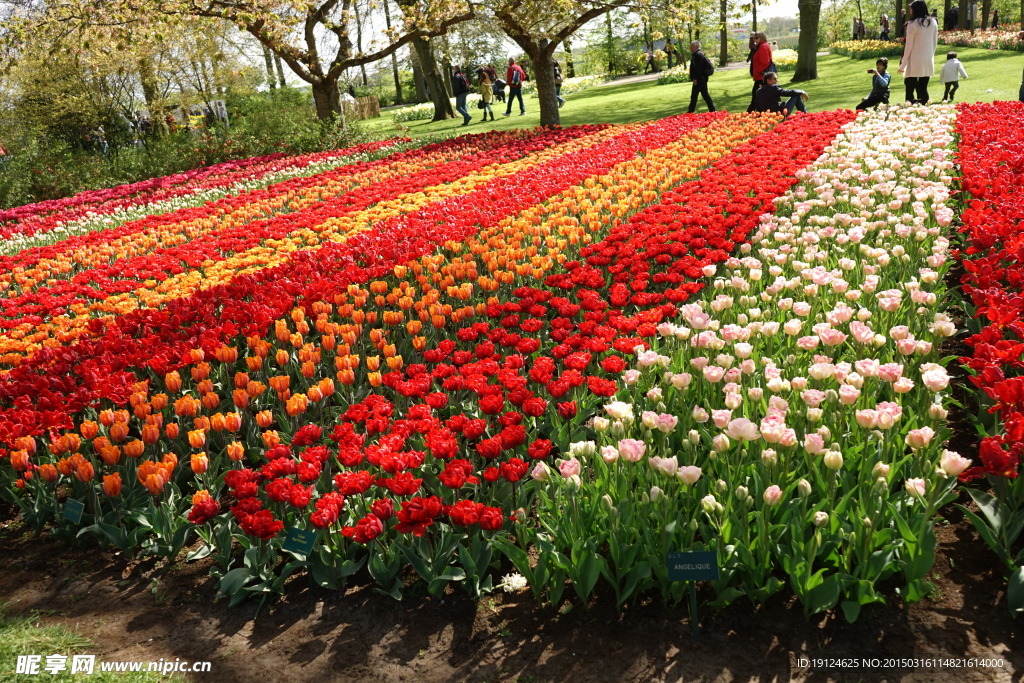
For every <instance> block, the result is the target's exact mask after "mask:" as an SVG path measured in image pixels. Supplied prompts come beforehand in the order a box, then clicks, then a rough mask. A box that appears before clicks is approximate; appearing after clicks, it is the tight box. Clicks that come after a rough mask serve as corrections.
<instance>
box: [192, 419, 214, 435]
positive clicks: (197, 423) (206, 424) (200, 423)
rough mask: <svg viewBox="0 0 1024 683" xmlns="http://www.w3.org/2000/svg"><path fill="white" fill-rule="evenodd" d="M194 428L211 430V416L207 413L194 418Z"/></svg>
mask: <svg viewBox="0 0 1024 683" xmlns="http://www.w3.org/2000/svg"><path fill="white" fill-rule="evenodd" d="M192 429H202V430H205V431H210V418H208V417H206V416H205V415H200V416H199V417H197V418H196V419H194V420H192Z"/></svg>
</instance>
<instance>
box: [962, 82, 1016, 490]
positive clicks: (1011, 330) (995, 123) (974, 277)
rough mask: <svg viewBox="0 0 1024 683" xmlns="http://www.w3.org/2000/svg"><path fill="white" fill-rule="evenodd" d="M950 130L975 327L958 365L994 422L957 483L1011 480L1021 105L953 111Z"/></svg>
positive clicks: (981, 105) (1013, 471)
mask: <svg viewBox="0 0 1024 683" xmlns="http://www.w3.org/2000/svg"><path fill="white" fill-rule="evenodd" d="M956 129H957V133H958V134H959V136H960V153H959V163H960V166H961V169H962V171H963V178H962V179H961V182H962V188H963V191H964V193H965V194H966V195H967V198H968V199H967V201H966V206H965V208H964V211H963V216H962V222H963V227H962V228H961V229H960V231H961V233H963V234H964V235H965V237H966V244H967V246H966V248H965V249H964V250H963V254H962V256H963V266H964V269H965V270H966V271H967V272H966V274H965V275H964V277H963V279H962V282H963V291H964V294H965V295H966V296H967V297H968V298H969V300H970V303H971V304H972V305H973V306H974V315H973V317H974V319H975V320H976V321H977V322H978V323H980V329H979V330H977V333H976V334H974V335H972V336H971V337H969V338H968V339H967V340H966V343H967V345H968V346H969V347H970V348H971V352H972V353H971V356H969V357H967V358H963V359H962V361H963V362H964V363H966V364H967V366H968V367H969V368H970V369H971V371H972V373H973V376H972V377H970V381H971V383H972V384H974V386H975V387H977V388H978V389H980V390H981V391H982V392H983V393H984V394H985V396H987V398H988V401H989V402H990V403H991V406H992V408H991V411H992V412H993V413H995V415H996V417H997V418H998V419H997V421H996V423H995V424H994V425H983V427H984V428H985V429H986V431H987V432H988V433H987V435H986V436H985V437H984V438H983V439H982V441H981V447H980V451H979V460H980V461H981V464H980V465H979V466H976V467H972V468H970V469H969V470H967V471H965V472H964V473H963V474H962V475H961V479H963V480H965V481H966V480H970V479H973V478H975V477H981V476H984V475H991V476H995V477H1007V478H1016V477H1017V475H1018V473H1019V472H1020V462H1021V456H1022V455H1024V373H1022V371H1021V370H1022V368H1024V291H1022V283H1024V233H1022V232H1021V225H1024V196H1022V194H1021V190H1020V188H1021V187H1022V186H1024V105H1022V104H1020V103H1018V102H993V103H978V104H971V105H960V107H959V108H958V115H957V121H956Z"/></svg>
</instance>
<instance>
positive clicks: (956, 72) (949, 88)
mask: <svg viewBox="0 0 1024 683" xmlns="http://www.w3.org/2000/svg"><path fill="white" fill-rule="evenodd" d="M961 76H962V77H964V78H967V70H966V69H964V64H963V62H961V61H960V60H959V59H957V56H956V53H955V52H947V53H946V63H945V64H943V65H942V71H940V72H939V82H940V83H942V85H943V86H944V88H945V90H944V91H943V93H942V101H943V102H947V101H948V102H952V101H953V98H954V97H955V96H956V91H957V90H958V89H959V88H960V77H961Z"/></svg>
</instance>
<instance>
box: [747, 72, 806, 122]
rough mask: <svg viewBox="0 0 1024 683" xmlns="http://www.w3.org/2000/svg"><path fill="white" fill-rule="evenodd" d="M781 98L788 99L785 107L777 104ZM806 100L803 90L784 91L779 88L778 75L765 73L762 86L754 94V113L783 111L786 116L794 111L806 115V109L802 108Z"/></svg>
mask: <svg viewBox="0 0 1024 683" xmlns="http://www.w3.org/2000/svg"><path fill="white" fill-rule="evenodd" d="M781 97H788V98H789V100H787V101H786V104H785V105H783V104H782V103H780V102H779V98H781ZM807 99H808V96H807V93H806V92H804V91H803V90H786V89H785V88H782V87H780V86H779V77H778V75H776V74H774V73H772V72H771V71H766V72H765V74H764V85H762V86H761V87H760V88H759V89H758V91H757V92H756V93H754V111H775V112H781V111H782V110H783V109H785V110H786V115H787V116H788V115H789V114H790V113H791V112H792V111H793V110H794V109H795V110H796V111H801V112H804V113H806V112H807V107H805V106H804V100H807Z"/></svg>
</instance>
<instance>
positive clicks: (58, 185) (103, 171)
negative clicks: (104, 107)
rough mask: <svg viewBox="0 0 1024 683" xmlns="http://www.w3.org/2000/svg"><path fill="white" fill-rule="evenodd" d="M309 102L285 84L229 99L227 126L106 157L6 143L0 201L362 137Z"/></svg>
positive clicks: (361, 131) (55, 146) (24, 200)
mask: <svg viewBox="0 0 1024 683" xmlns="http://www.w3.org/2000/svg"><path fill="white" fill-rule="evenodd" d="M309 100H310V96H309V91H308V90H304V89H291V88H287V89H284V90H276V91H271V92H269V93H258V94H255V95H249V96H244V97H237V98H230V99H229V100H228V111H229V113H230V115H231V126H230V127H224V126H217V127H215V128H213V129H211V130H197V131H190V132H186V131H180V132H177V133H173V134H167V135H165V136H163V137H153V138H150V139H147V140H146V141H145V144H144V145H140V146H137V147H132V146H122V147H118V146H116V145H113V144H112V145H111V148H110V154H109V156H103V155H100V154H98V153H94V152H91V151H86V150H82V149H80V148H76V147H75V146H74V145H72V144H71V143H69V142H67V141H66V140H61V139H54V138H49V139H46V138H40V139H29V140H27V141H26V143H25V146H23V147H20V148H19V147H17V146H14V145H12V146H10V147H9V151H10V152H11V154H10V158H9V159H8V161H7V162H6V163H5V164H4V165H2V166H0V206H3V207H10V206H19V205H21V204H28V203H31V202H36V201H41V200H44V199H54V198H59V197H67V196H70V195H72V194H75V193H76V192H81V191H82V190H88V189H94V188H100V187H112V186H115V185H120V184H123V183H130V182H134V181H137V180H142V179H145V178H153V177H159V176H164V175H169V174H172V173H180V172H182V171H186V170H189V169H193V168H199V167H202V166H208V165H210V164H215V163H220V162H222V161H228V160H231V159H244V158H246V157H251V156H259V155H262V154H271V153H275V152H287V153H289V154H299V153H303V152H312V151H316V150H322V149H336V148H339V147H346V146H349V145H354V144H359V143H360V142H365V141H366V140H368V139H370V137H371V136H370V135H369V133H368V131H367V128H366V127H364V126H359V125H350V126H348V127H347V129H344V128H342V126H341V123H340V122H339V121H335V122H332V123H328V124H321V123H320V122H319V121H317V120H316V118H315V117H314V115H313V112H312V104H311V103H310V101H309Z"/></svg>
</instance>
